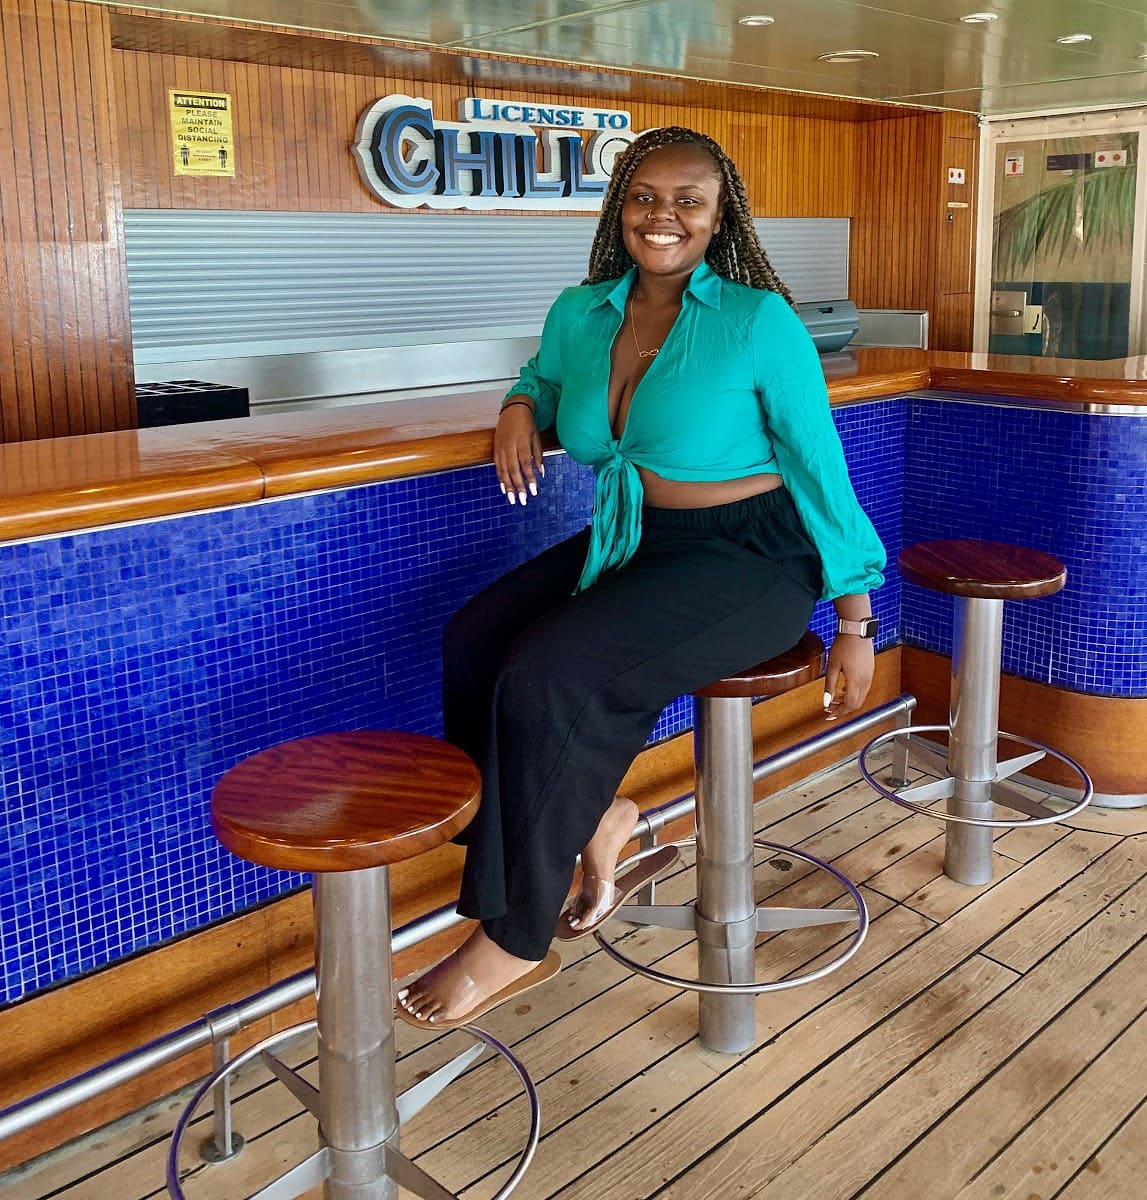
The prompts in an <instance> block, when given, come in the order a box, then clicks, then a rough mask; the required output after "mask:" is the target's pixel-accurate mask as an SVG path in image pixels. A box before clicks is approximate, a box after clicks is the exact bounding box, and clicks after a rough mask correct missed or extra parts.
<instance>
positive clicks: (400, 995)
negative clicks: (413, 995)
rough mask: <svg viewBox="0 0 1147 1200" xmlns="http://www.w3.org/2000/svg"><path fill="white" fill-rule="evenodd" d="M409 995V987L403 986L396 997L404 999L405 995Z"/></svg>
mask: <svg viewBox="0 0 1147 1200" xmlns="http://www.w3.org/2000/svg"><path fill="white" fill-rule="evenodd" d="M409 995H410V988H403V989H402V991H401V992H399V993H398V998H399V1000H405V999H406V997H407V996H409Z"/></svg>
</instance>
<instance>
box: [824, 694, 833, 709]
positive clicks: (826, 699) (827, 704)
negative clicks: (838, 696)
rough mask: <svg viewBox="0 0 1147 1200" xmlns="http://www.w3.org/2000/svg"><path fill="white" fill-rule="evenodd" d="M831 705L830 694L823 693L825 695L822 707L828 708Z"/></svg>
mask: <svg viewBox="0 0 1147 1200" xmlns="http://www.w3.org/2000/svg"><path fill="white" fill-rule="evenodd" d="M831 703H832V692H825V694H824V706H825V708H828V706H829V705H830V704H831Z"/></svg>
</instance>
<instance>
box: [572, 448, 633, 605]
mask: <svg viewBox="0 0 1147 1200" xmlns="http://www.w3.org/2000/svg"><path fill="white" fill-rule="evenodd" d="M644 499H645V487H644V485H643V484H642V482H641V475H640V474H639V473H638V470H637V467H636V466H634V464H633V462H632V461H631V460H630V459H628V458H627V457H626V456H625V455H624V454H622V452H621V450H620V449H619V448H618V447H617V446H614V447H613V448H612V449H611V451H610V455H609V457H608V458H607V459H606V460H605V461H604V462H603V463H601V464H600V465H599V466H598V467H597V468H596V478H595V480H594V492H593V524H592V525H591V526H590V537H589V553H588V554H587V555H586V560H585V566H584V568H583V569H582V573H581V578H580V579H579V580H578V582H577V587H575V588H574V595H575V596H576V595H577V594H578V592H584V591H585V590H586V588H589V587H592V586H593V585H594V584H595V583H596V582H597V581H598V579H600V578H601V576H602V574H603V573H604V572H605V571H612V570H616V568H618V567H623V566H624V565H625V564H626V563H627V562H629V560H630V559H631V558H632V557H633V556H634V554H636V553H637V547H638V544H639V543H640V541H641V509H642V504H643V502H644Z"/></svg>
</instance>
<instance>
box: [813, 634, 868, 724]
mask: <svg viewBox="0 0 1147 1200" xmlns="http://www.w3.org/2000/svg"><path fill="white" fill-rule="evenodd" d="M875 670H876V653H875V650H874V647H873V644H872V638H866V637H857V636H856V635H855V634H852V633H838V634H837V635H836V637H835V638H834V639H833V643H832V646H831V647H830V649H829V652H828V666H827V668H826V669H825V673H824V697H825V699H824V711H825V715H826V716H827V717H828V718H829V719H830V720H833V719H835V718H836V717H839V716H841V715H842V714H844V713H850V712H854V711H855V710H856V709H858V708H859V707H860V706H861V705H862V704H863V703H864V698H865V696H867V695H868V689H869V688H870V687H871V686H872V676H873V673H874V672H875Z"/></svg>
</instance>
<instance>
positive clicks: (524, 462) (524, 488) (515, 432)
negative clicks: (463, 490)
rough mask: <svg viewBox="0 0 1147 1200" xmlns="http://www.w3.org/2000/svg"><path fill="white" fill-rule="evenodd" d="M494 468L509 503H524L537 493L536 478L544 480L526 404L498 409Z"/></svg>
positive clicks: (534, 427)
mask: <svg viewBox="0 0 1147 1200" xmlns="http://www.w3.org/2000/svg"><path fill="white" fill-rule="evenodd" d="M494 469H495V470H496V471H497V472H498V482H499V484H501V487H502V494H503V495H504V496H505V497H506V499H507V500H508V501H509V502H510V503H511V504H516V503H518V502H519V501H520V502H521V503H522V504H525V503H526V500H527V498H528V497H529V496H536V495H537V494H538V479H544V478H545V474H546V468H545V464H544V463H543V462H542V439H541V437H540V436H539V434H538V427H537V425H536V424H535V422H534V413H533V409H532V408H531V407H530V405H528V404H525V403H513V404H509V403H508V404H507V405H506V406H505V407H504V408H503V409H502V412H501V414H500V415H499V417H498V424H497V425H496V426H495V428H494Z"/></svg>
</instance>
